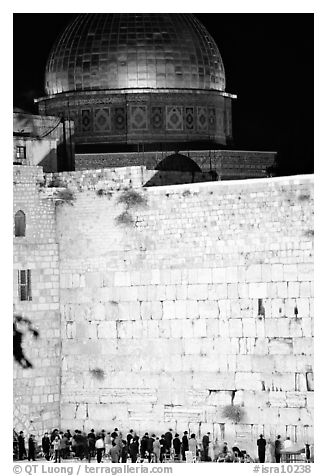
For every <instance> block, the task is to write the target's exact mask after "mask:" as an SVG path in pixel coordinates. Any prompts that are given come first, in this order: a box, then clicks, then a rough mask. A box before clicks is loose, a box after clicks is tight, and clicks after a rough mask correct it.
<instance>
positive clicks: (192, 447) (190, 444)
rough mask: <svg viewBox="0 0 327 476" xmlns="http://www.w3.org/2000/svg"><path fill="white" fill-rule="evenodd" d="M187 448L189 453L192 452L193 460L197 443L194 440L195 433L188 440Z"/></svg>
mask: <svg viewBox="0 0 327 476" xmlns="http://www.w3.org/2000/svg"><path fill="white" fill-rule="evenodd" d="M188 447H189V451H192V456H193V458H196V455H197V450H198V443H197V441H196V438H195V433H192V434H191V438H190V439H189V442H188Z"/></svg>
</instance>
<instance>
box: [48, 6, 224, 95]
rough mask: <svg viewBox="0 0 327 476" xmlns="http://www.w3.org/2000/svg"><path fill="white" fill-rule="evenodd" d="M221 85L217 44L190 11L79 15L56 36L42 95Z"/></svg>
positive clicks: (220, 89) (220, 61) (222, 75)
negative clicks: (44, 93)
mask: <svg viewBox="0 0 327 476" xmlns="http://www.w3.org/2000/svg"><path fill="white" fill-rule="evenodd" d="M126 88H127V89H136V88H140V89H147V88H151V89H158V88H160V89H161V88H164V89H166V88H182V89H202V90H216V91H224V90H225V72H224V66H223V62H222V59H221V56H220V53H219V50H218V47H217V45H216V43H215V41H214V39H213V38H212V37H211V35H210V34H209V33H208V31H207V30H206V29H205V27H204V26H203V25H202V24H201V23H200V22H199V21H198V20H197V19H196V18H195V17H194V16H193V15H191V14H177V13H173V14H171V13H170V14H168V13H167V14H166V13H127V14H126V13H125V14H122V13H114V14H103V13H102V14H98V13H96V14H81V15H79V16H78V17H77V18H76V19H75V21H73V22H72V23H71V24H70V25H69V26H68V27H67V28H66V30H65V31H64V33H63V34H62V35H61V37H60V38H59V39H58V40H57V42H56V43H55V45H54V47H53V48H52V51H51V53H50V56H49V59H48V62H47V66H46V74H45V89H46V93H47V95H55V94H58V93H63V92H72V91H90V90H91V91H93V90H108V89H109V90H112V89H126Z"/></svg>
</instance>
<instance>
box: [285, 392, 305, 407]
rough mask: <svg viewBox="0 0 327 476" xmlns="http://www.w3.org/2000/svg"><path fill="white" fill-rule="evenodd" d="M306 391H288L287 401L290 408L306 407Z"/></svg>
mask: <svg viewBox="0 0 327 476" xmlns="http://www.w3.org/2000/svg"><path fill="white" fill-rule="evenodd" d="M305 395H306V393H304V392H303V393H300V392H287V393H286V402H287V407H288V408H304V407H305V406H306V398H305Z"/></svg>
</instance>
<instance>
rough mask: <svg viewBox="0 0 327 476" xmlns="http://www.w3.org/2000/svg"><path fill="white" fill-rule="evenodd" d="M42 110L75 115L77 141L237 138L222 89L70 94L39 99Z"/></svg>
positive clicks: (220, 141) (67, 116)
mask: <svg viewBox="0 0 327 476" xmlns="http://www.w3.org/2000/svg"><path fill="white" fill-rule="evenodd" d="M38 103H39V111H40V113H41V114H50V115H57V116H60V117H64V118H65V119H70V120H74V122H75V142H76V144H77V145H78V144H87V143H101V144H112V143H120V144H142V143H147V144H149V143H154V144H155V143H156V144H158V143H171V142H178V143H182V142H196V141H199V142H201V141H206V142H210V143H212V144H219V145H226V144H227V143H229V142H230V141H231V139H232V126H231V122H232V118H231V98H230V97H228V95H226V94H224V95H223V94H220V93H219V92H218V91H201V90H200V91H192V92H191V91H190V90H182V91H178V92H177V91H176V92H172V91H162V92H160V91H158V90H157V91H155V92H144V93H139V92H138V93H130V92H129V93H127V94H123V93H122V92H120V91H118V92H117V93H116V94H114V93H113V91H106V92H105V91H99V92H97V94H94V92H93V91H92V92H91V91H84V92H79V93H73V94H71V93H64V94H58V95H55V96H54V97H52V98H42V99H39V100H38Z"/></svg>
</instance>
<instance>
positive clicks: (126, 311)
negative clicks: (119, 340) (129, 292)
mask: <svg viewBox="0 0 327 476" xmlns="http://www.w3.org/2000/svg"><path fill="white" fill-rule="evenodd" d="M130 318H131V316H130V305H129V303H128V302H119V303H118V319H119V320H121V321H129V320H130Z"/></svg>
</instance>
